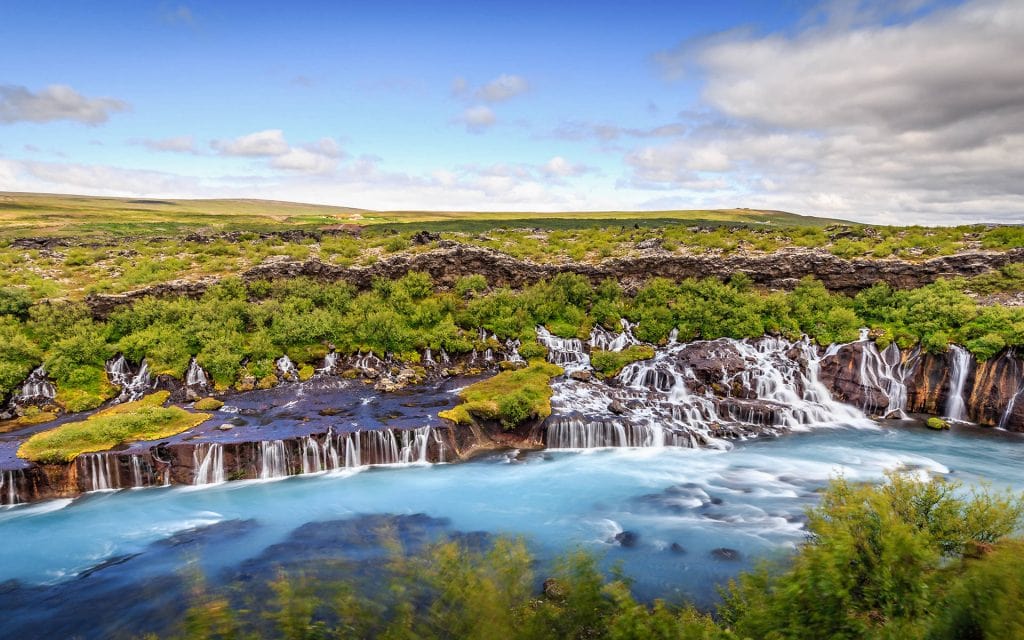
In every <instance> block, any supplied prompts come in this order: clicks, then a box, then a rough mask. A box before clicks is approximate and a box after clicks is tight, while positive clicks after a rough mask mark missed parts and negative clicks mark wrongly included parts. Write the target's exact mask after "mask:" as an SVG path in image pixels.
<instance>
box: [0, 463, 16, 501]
mask: <svg viewBox="0 0 1024 640" xmlns="http://www.w3.org/2000/svg"><path fill="white" fill-rule="evenodd" d="M15 474H18V475H20V474H21V472H20V471H14V470H8V471H0V504H4V505H13V504H18V503H19V502H21V499H20V498H19V497H18V476H17V475H15Z"/></svg>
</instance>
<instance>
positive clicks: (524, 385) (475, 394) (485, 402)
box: [438, 360, 563, 429]
mask: <svg viewBox="0 0 1024 640" xmlns="http://www.w3.org/2000/svg"><path fill="white" fill-rule="evenodd" d="M562 372H563V369H562V367H559V366H558V365H555V364H550V363H547V362H544V361H543V360H533V361H531V362H530V364H529V366H527V367H526V368H525V369H517V370H515V371H502V372H501V373H499V374H498V375H496V376H494V377H493V378H488V379H487V380H481V381H480V382H477V383H475V384H472V385H470V386H468V387H466V388H465V389H463V390H462V391H461V392H460V393H459V397H460V398H462V400H463V403H462V404H460V405H458V406H456V407H453V408H452V409H448V410H445V411H441V412H440V413H438V415H439V416H440V417H442V418H446V419H448V420H451V421H453V422H455V423H457V424H470V423H472V422H473V421H474V419H477V420H499V421H500V422H501V424H502V426H503V427H504V428H505V429H513V428H515V427H516V426H518V425H519V424H522V423H523V422H525V421H526V420H529V419H531V418H536V419H543V418H546V417H548V416H549V415H551V386H550V384H549V383H550V382H551V378H553V377H554V376H557V375H560V374H561V373H562Z"/></svg>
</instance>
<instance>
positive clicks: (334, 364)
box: [317, 351, 338, 375]
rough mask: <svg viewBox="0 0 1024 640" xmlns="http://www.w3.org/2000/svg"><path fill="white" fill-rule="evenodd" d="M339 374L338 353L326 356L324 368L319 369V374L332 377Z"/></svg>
mask: <svg viewBox="0 0 1024 640" xmlns="http://www.w3.org/2000/svg"><path fill="white" fill-rule="evenodd" d="M337 372H338V352H337V351H330V352H328V354H327V355H326V356H324V366H322V367H320V368H319V369H317V373H320V374H323V375H331V374H334V373H337Z"/></svg>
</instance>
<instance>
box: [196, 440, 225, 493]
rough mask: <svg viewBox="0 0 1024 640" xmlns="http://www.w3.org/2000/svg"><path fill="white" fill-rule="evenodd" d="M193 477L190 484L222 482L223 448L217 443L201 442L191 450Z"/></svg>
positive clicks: (223, 475)
mask: <svg viewBox="0 0 1024 640" xmlns="http://www.w3.org/2000/svg"><path fill="white" fill-rule="evenodd" d="M192 464H193V468H194V469H195V476H194V477H193V478H192V484H196V485H201V484H219V483H221V482H224V480H225V474H224V447H223V446H222V445H221V444H220V443H219V442H203V443H201V444H197V445H196V446H195V449H193V450H192Z"/></svg>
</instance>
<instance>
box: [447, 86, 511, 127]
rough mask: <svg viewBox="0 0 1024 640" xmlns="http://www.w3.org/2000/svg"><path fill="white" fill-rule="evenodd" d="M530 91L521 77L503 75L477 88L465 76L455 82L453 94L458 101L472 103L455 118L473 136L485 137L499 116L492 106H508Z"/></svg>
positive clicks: (452, 88)
mask: <svg viewBox="0 0 1024 640" xmlns="http://www.w3.org/2000/svg"><path fill="white" fill-rule="evenodd" d="M529 90H530V83H529V82H528V81H527V80H526V78H524V77H522V76H517V75H512V74H508V73H503V74H501V75H500V76H498V77H497V78H494V79H493V80H491V81H490V82H487V83H486V84H483V85H481V86H478V87H476V88H474V87H473V86H472V85H470V83H469V81H468V80H466V78H464V77H462V76H456V77H455V78H454V79H453V80H452V84H451V93H452V96H454V97H455V98H457V99H459V100H461V101H463V102H465V103H469V106H467V107H466V108H465V109H463V111H462V113H461V114H459V116H458V117H456V118H455V121H456V122H459V123H461V124H463V125H465V127H466V131H469V132H470V133H482V132H484V131H486V130H487V129H489V128H490V127H492V126H493V125H494V124H495V123H496V122H497V121H498V116H497V114H495V113H494V109H492V108H491V107H490V106H489V105H493V104H496V103H499V102H505V101H507V100H511V99H512V98H514V97H516V96H519V95H522V94H524V93H526V92H527V91H529Z"/></svg>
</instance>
